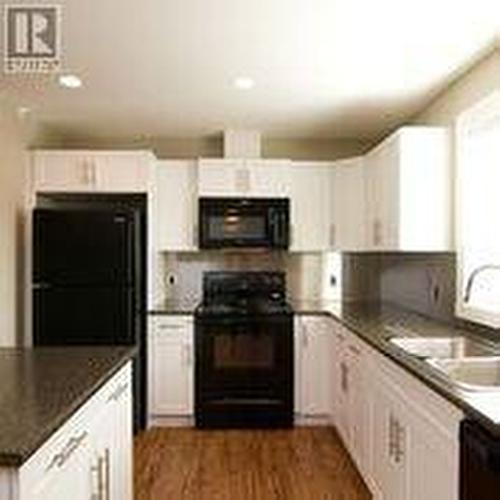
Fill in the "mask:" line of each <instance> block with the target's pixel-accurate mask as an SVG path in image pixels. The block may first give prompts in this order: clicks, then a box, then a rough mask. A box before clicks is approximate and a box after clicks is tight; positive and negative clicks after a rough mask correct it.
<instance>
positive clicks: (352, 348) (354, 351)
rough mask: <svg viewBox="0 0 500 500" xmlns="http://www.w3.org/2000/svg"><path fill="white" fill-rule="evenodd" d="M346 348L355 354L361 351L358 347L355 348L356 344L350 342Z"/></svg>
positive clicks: (357, 354)
mask: <svg viewBox="0 0 500 500" xmlns="http://www.w3.org/2000/svg"><path fill="white" fill-rule="evenodd" d="M348 349H349V350H350V351H351V352H352V353H353V354H355V355H356V356H359V355H360V354H361V351H360V349H359V348H357V347H356V346H354V345H352V344H350V345H349V347H348Z"/></svg>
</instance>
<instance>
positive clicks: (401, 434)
mask: <svg viewBox="0 0 500 500" xmlns="http://www.w3.org/2000/svg"><path fill="white" fill-rule="evenodd" d="M395 433H396V447H395V454H394V460H395V462H396V463H397V464H400V463H402V462H403V459H404V457H405V451H406V450H405V448H406V443H405V441H406V430H405V428H404V426H403V425H401V423H400V422H399V421H396V425H395Z"/></svg>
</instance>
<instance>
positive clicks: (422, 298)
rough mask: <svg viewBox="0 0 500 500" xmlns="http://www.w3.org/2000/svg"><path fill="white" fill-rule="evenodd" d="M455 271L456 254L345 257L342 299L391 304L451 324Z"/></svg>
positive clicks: (352, 255)
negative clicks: (380, 301)
mask: <svg viewBox="0 0 500 500" xmlns="http://www.w3.org/2000/svg"><path fill="white" fill-rule="evenodd" d="M455 270H456V261H455V254H454V253H367V254H344V257H343V274H344V289H343V296H344V298H346V299H365V300H382V301H388V302H392V303H394V304H398V305H400V306H402V307H405V308H407V309H411V310H413V311H416V312H419V313H421V314H425V315H426V316H430V317H432V318H435V319H439V320H443V321H452V320H453V317H454V301H455Z"/></svg>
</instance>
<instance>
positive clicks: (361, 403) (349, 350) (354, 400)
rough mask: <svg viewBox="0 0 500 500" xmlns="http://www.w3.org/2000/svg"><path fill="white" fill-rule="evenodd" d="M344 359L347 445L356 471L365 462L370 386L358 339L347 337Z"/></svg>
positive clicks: (364, 469) (367, 460)
mask: <svg viewBox="0 0 500 500" xmlns="http://www.w3.org/2000/svg"><path fill="white" fill-rule="evenodd" d="M345 351H346V352H345V354H344V360H345V363H346V366H347V374H346V379H347V380H346V385H347V390H346V392H347V401H346V403H347V425H348V428H349V432H348V434H349V438H348V447H349V450H350V452H351V455H352V457H353V459H354V461H355V462H356V464H357V466H358V468H359V470H360V471H362V472H364V471H366V470H367V468H368V463H369V455H368V449H369V427H370V415H369V410H370V407H369V404H370V398H371V395H370V390H369V388H368V384H367V381H366V380H365V377H364V374H365V373H364V372H365V368H366V366H367V359H366V358H367V356H366V354H365V353H364V352H363V347H362V346H361V344H360V343H358V342H354V341H352V340H349V341H348V342H347V345H346V347H345Z"/></svg>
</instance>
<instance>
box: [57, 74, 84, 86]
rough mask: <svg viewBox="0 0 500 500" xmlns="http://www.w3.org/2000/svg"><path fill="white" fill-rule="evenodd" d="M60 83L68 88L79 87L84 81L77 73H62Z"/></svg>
mask: <svg viewBox="0 0 500 500" xmlns="http://www.w3.org/2000/svg"><path fill="white" fill-rule="evenodd" d="M58 81H59V85H60V86H61V87H65V88H67V89H78V88H80V87H81V86H82V81H81V80H80V78H78V77H77V76H76V75H60V76H59V80H58Z"/></svg>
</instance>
